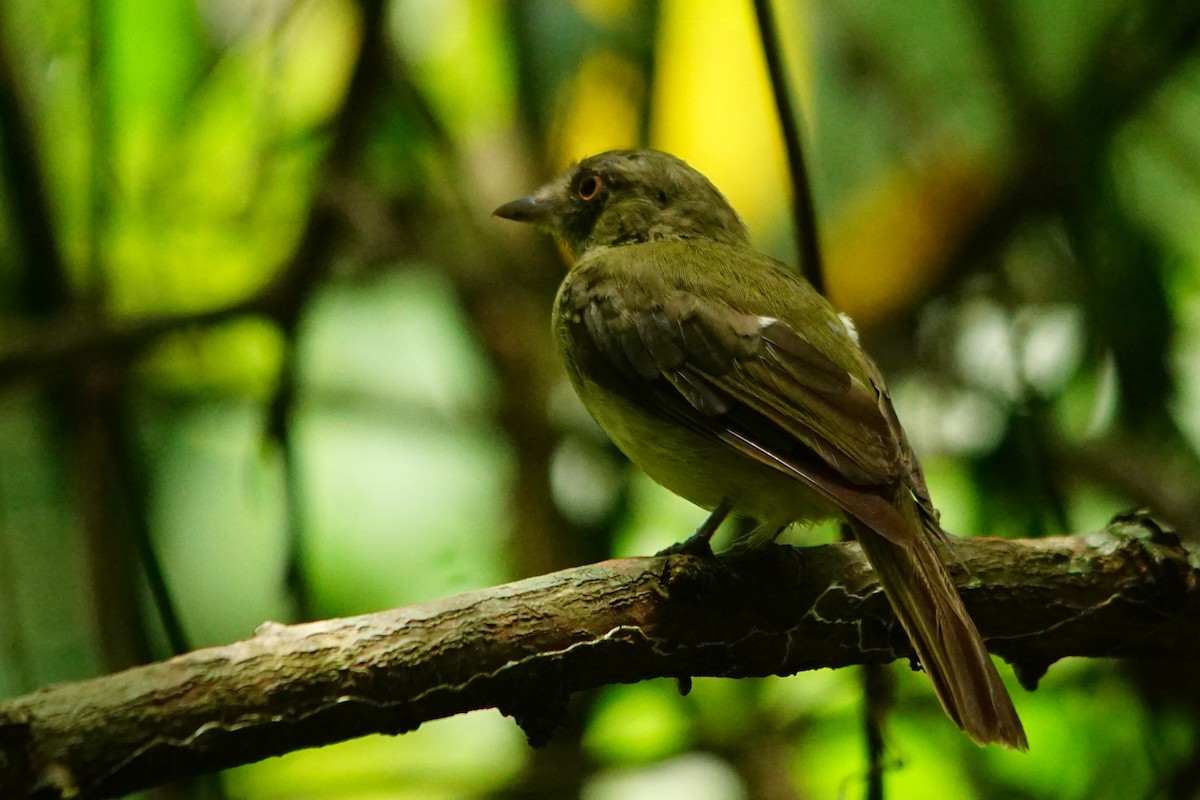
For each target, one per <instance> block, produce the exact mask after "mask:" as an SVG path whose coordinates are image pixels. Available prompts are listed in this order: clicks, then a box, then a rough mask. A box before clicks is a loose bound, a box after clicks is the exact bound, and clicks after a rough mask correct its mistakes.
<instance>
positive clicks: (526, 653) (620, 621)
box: [0, 518, 1200, 800]
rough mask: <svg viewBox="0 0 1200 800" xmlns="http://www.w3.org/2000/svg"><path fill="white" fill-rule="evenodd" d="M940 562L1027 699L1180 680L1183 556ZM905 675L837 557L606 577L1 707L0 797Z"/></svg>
mask: <svg viewBox="0 0 1200 800" xmlns="http://www.w3.org/2000/svg"><path fill="white" fill-rule="evenodd" d="M953 549H954V553H955V555H956V556H957V558H958V563H957V564H956V565H954V566H953V567H952V572H953V574H954V576H955V579H956V581H957V582H958V584H959V587H960V589H961V591H962V594H963V598H964V600H965V602H966V604H967V606H968V608H969V609H970V610H971V613H972V615H973V616H974V618H975V620H976V622H977V623H978V626H979V628H980V630H981V631H982V632H983V634H984V636H985V638H987V640H988V644H989V647H990V648H991V650H992V652H993V653H995V654H996V655H999V656H1001V657H1003V658H1005V659H1006V660H1008V661H1009V662H1011V663H1013V664H1014V665H1015V666H1016V668H1017V671H1018V674H1019V675H1020V676H1021V678H1022V682H1023V683H1024V684H1025V685H1026V686H1027V687H1029V688H1032V687H1033V686H1034V685H1036V682H1037V679H1038V678H1039V677H1040V676H1041V675H1042V674H1043V673H1044V672H1045V670H1046V669H1047V668H1048V667H1049V666H1050V665H1051V664H1053V663H1054V662H1055V661H1056V660H1058V659H1060V658H1063V657H1065V656H1089V657H1113V658H1166V659H1180V660H1189V661H1196V660H1200V599H1198V598H1200V592H1198V591H1197V579H1198V577H1200V570H1198V567H1197V565H1196V564H1195V563H1194V562H1195V560H1196V557H1195V556H1193V555H1190V554H1189V553H1188V552H1187V551H1185V550H1184V549H1182V548H1181V547H1180V546H1179V543H1178V541H1177V540H1176V539H1175V538H1174V537H1173V536H1172V535H1170V534H1165V533H1163V532H1162V531H1161V530H1160V529H1159V528H1158V527H1157V526H1156V525H1154V524H1153V522H1152V521H1150V520H1148V519H1146V518H1132V519H1125V520H1120V521H1115V522H1114V523H1113V524H1112V525H1111V526H1110V527H1109V528H1108V529H1106V530H1105V531H1103V532H1100V533H1095V534H1087V535H1082V536H1077V537H1064V538H1056V539H1042V540H1005V539H983V538H978V539H956V540H954V544H953ZM910 657H911V651H910V649H909V647H908V642H907V640H906V638H905V636H904V633H903V631H902V630H901V629H900V628H899V626H898V624H897V623H896V621H895V618H894V617H893V616H892V613H891V610H890V608H889V606H888V603H887V601H886V599H885V598H884V597H883V593H882V591H881V590H880V588H879V585H878V584H877V583H876V581H875V578H874V574H873V572H872V571H871V569H870V567H869V566H868V565H867V563H866V561H865V560H864V559H863V557H862V554H861V552H860V551H859V548H858V546H857V545H856V544H854V543H852V542H851V543H841V544H833V545H827V546H822V547H812V548H804V549H794V548H788V547H775V546H772V547H767V548H764V549H761V550H756V551H752V552H742V553H735V554H731V555H728V556H723V557H722V558H721V559H719V560H702V559H698V558H695V557H693V556H687V555H674V556H667V557H654V558H633V559H621V560H616V561H606V562H603V563H599V564H593V565H589V566H584V567H578V568H575V569H569V570H564V571H562V572H556V573H552V574H549V575H544V576H541V577H537V578H531V579H529V580H524V581H520V582H517V583H511V584H506V585H503V586H497V587H493V588H489V589H484V590H480V591H476V592H470V593H467V594H462V595H458V596H455V597H450V598H445V599H441V600H436V601H433V602H428V603H421V604H419V605H414V606H409V607H406V608H400V609H396V610H392V611H384V612H380V613H377V614H367V615H363V616H359V617H350V618H346V619H334V620H325V621H321V622H311V623H305V624H301V625H290V626H287V625H280V624H277V623H267V624H265V625H263V626H262V627H260V628H259V629H258V631H256V632H255V634H254V636H253V637H252V638H250V639H247V640H245V641H241V642H237V643H234V644H231V645H227V646H223V647H213V648H208V649H204V650H198V651H195V652H192V653H188V654H186V655H183V656H179V657H176V658H172V659H170V660H168V661H163V662H160V663H155V664H148V665H145V666H141V667H136V668H134V669H130V670H126V671H124V672H120V673H117V674H114V675H107V676H104V677H100V678H94V679H91V680H87V681H80V682H77V683H67V684H60V685H56V686H50V687H46V688H43V689H41V690H39V691H37V692H34V693H32V694H30V695H26V696H24V697H20V698H17V699H15V700H11V701H8V702H5V703H2V704H0V796H2V797H5V798H13V799H14V800H17V799H19V798H39V799H41V798H68V797H88V798H101V797H115V796H120V795H122V794H125V793H128V792H131V791H134V790H137V789H142V788H146V787H148V786H153V785H155V784H157V783H160V782H163V781H166V780H175V779H178V778H180V777H184V776H188V775H195V774H199V773H204V772H210V771H213V770H217V769H222V768H225V767H231V766H235V765H238V764H245V763H249V762H252V761H257V760H260V759H263V758H266V757H268V756H272V755H278V754H280V753H285V752H288V751H291V750H297V749H300V748H304V747H312V746H316V745H323V744H329V743H332V742H337V741H342V740H345V739H349V738H353V737H356V736H362V735H365V734H369V733H389V734H398V733H403V732H405V731H409V730H413V729H414V728H416V727H417V726H419V725H420V724H421V723H422V722H425V721H426V720H432V719H438V718H441V717H446V716H450V715H452V714H458V713H462V712H466V711H471V710H475V709H481V708H489V707H497V708H499V709H500V710H501V711H503V712H504V713H506V714H509V715H511V716H513V717H515V718H516V719H517V721H518V722H519V723H521V725H522V727H523V728H524V729H525V731H526V733H527V734H528V735H529V736H530V738H531V740H534V741H537V740H544V739H545V738H546V737H547V736H549V734H550V732H551V731H552V729H553V727H554V725H555V724H556V722H557V720H558V719H559V717H560V715H561V713H562V710H563V708H564V705H565V700H566V698H567V697H568V696H569V695H570V693H572V692H576V691H580V690H583V689H590V688H595V687H598V686H603V685H606V684H613V683H629V682H634V681H639V680H645V679H647V678H654V677H663V676H667V677H681V678H682V677H688V676H694V675H704V676H724V677H748V676H763V675H788V674H792V673H795V672H800V671H803V670H808V669H817V668H825V667H835V668H836V667H843V666H847V665H850V664H864V663H883V662H888V661H892V660H894V659H896V658H910ZM1017 704H1018V707H1019V705H1020V699H1019V698H1018V699H1017Z"/></svg>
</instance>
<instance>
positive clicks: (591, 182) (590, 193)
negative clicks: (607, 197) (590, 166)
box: [576, 175, 604, 203]
mask: <svg viewBox="0 0 1200 800" xmlns="http://www.w3.org/2000/svg"><path fill="white" fill-rule="evenodd" d="M603 185H604V183H603V182H602V181H601V180H600V179H599V178H598V177H596V176H595V175H588V176H587V177H586V178H584V179H583V180H581V181H580V182H579V188H578V189H577V190H576V191H578V192H579V199H580V200H582V201H584V202H585V203H586V202H588V201H589V200H594V199H595V198H596V195H598V194H600V187H601V186H603Z"/></svg>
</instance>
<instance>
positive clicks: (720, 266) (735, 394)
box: [495, 150, 1028, 750]
mask: <svg viewBox="0 0 1200 800" xmlns="http://www.w3.org/2000/svg"><path fill="white" fill-rule="evenodd" d="M495 213H496V215H497V216H500V217H504V218H506V219H511V220H517V221H521V222H530V223H533V224H534V225H536V226H538V227H540V228H542V229H545V230H547V231H549V232H550V233H552V234H554V236H555V237H556V238H557V239H558V241H559V243H560V245H561V246H562V247H563V248H564V250H565V251H566V252H567V254H568V256H569V259H570V261H571V269H570V271H569V273H568V274H567V277H566V279H565V280H564V281H563V284H562V287H561V288H560V289H559V291H558V297H557V299H556V300H555V304H554V320H553V330H554V338H555V340H556V342H557V344H558V347H559V348H560V350H561V351H562V355H563V358H564V359H565V360H566V364H567V369H568V371H569V373H570V377H571V382H572V383H573V384H574V386H575V391H577V392H578V393H579V396H580V398H581V399H582V400H583V403H584V405H585V406H586V407H587V409H588V411H590V412H591V414H592V416H593V417H595V419H596V422H598V423H599V424H600V427H601V428H603V429H604V430H605V432H606V433H607V434H608V435H609V436H610V437H611V438H612V440H613V441H614V442H615V443H616V445H617V447H619V448H620V449H621V450H622V451H623V452H624V453H625V454H626V455H627V456H628V457H629V458H630V460H631V461H633V463H635V464H637V465H638V466H639V467H641V468H642V469H643V470H645V471H646V473H647V474H648V475H649V476H650V477H651V478H653V479H654V480H655V481H657V482H658V483H660V484H662V485H663V486H665V487H667V488H668V489H670V490H671V491H673V492H675V493H676V494H678V495H680V496H682V497H685V498H687V499H688V500H690V501H691V502H693V503H695V504H697V505H699V506H702V507H704V508H706V509H710V510H712V511H713V514H712V515H711V516H710V517H709V519H708V521H707V522H706V523H705V524H704V526H702V527H701V529H700V531H698V535H699V536H700V537H702V540H703V539H704V537H707V536H710V535H711V534H712V532H713V531H714V530H715V529H716V527H717V526H718V525H719V524H720V522H721V520H722V519H723V518H724V517H725V516H726V515H728V514H729V513H731V512H732V513H736V514H741V515H744V516H747V517H751V518H753V519H754V520H755V521H756V522H757V523H758V528H757V530H758V531H762V532H764V533H766V534H768V535H770V536H773V535H775V534H777V533H778V532H779V531H781V530H782V529H783V528H785V527H787V526H788V525H790V524H791V523H793V522H807V521H814V520H823V519H829V518H842V519H844V520H845V521H846V522H848V523H849V525H850V527H851V529H852V530H853V531H854V535H855V537H856V538H857V539H858V542H859V544H860V545H861V546H862V549H863V552H864V553H865V554H866V556H867V558H868V559H869V560H870V562H871V565H872V567H874V569H875V571H876V573H878V575H879V579H880V582H881V583H882V584H883V588H884V591H885V592H886V594H887V597H888V599H889V600H890V601H891V604H892V607H893V608H894V609H895V611H896V616H897V617H898V618H899V619H900V622H901V624H903V626H904V629H905V630H906V631H907V632H908V636H909V638H910V639H911V641H912V644H913V648H914V649H915V650H916V653H917V656H918V657H919V658H920V661H921V664H922V665H923V667H924V669H925V671H926V672H927V673H928V674H929V678H930V680H931V681H932V682H933V687H934V690H935V691H936V692H937V696H938V698H939V699H940V700H941V702H942V706H943V707H944V708H945V710H946V713H947V714H948V715H949V716H950V718H951V719H952V720H954V722H955V723H956V724H957V725H958V726H959V727H960V728H962V729H963V730H964V731H966V733H967V734H968V735H970V736H971V738H973V739H974V740H975V741H977V742H979V743H981V744H986V743H988V742H996V743H999V744H1001V745H1004V746H1006V747H1011V748H1016V749H1020V750H1024V749H1026V747H1027V746H1028V745H1027V742H1026V739H1025V732H1024V730H1023V729H1022V727H1021V722H1020V720H1019V719H1018V718H1017V713H1016V710H1015V709H1014V708H1013V705H1012V700H1011V699H1010V698H1009V696H1008V692H1007V691H1006V690H1005V688H1004V685H1003V684H1002V683H1001V681H1000V676H999V675H998V674H997V673H996V669H995V667H994V666H993V665H992V661H991V658H990V657H989V656H988V652H987V649H986V648H985V647H984V644H983V640H982V638H981V637H980V635H979V632H978V630H976V628H975V625H974V623H973V622H972V621H971V618H970V617H969V616H968V615H967V611H966V609H965V608H964V607H963V604H962V600H961V599H960V598H959V596H958V592H957V590H956V589H955V587H954V584H953V583H952V581H951V579H950V576H949V574H948V573H947V572H946V568H945V566H944V565H943V563H942V559H941V556H940V554H939V552H940V551H939V546H940V544H941V543H942V542H944V540H945V537H946V534H945V533H944V532H943V531H942V529H941V527H940V525H939V524H938V513H937V511H936V509H935V508H934V506H933V504H932V502H931V501H930V499H929V493H928V490H927V489H926V487H925V479H924V477H923V475H922V473H921V467H920V465H919V464H918V463H917V459H916V457H915V456H914V455H913V453H912V450H911V448H910V447H909V444H908V441H907V439H906V437H905V434H904V430H903V428H901V427H900V422H899V420H898V419H897V418H896V413H895V411H894V409H893V408H892V402H891V399H890V398H889V397H888V393H887V389H886V387H885V386H884V382H883V378H882V377H881V376H880V374H879V371H878V369H877V368H876V367H875V365H874V364H873V363H872V362H871V359H870V358H868V357H867V355H866V353H864V352H863V350H862V348H861V347H860V346H859V343H858V338H857V335H856V333H855V331H854V328H853V326H852V325H851V324H850V322H849V321H848V320H847V319H846V318H845V317H843V316H840V315H839V314H838V313H837V312H836V311H834V309H833V307H832V306H830V305H829V303H828V302H827V301H826V300H825V299H824V298H823V297H821V295H820V294H818V293H817V292H816V291H815V290H814V289H813V288H812V287H811V286H810V285H809V284H808V283H807V282H806V281H805V280H804V279H803V278H801V277H800V276H798V275H797V274H796V272H795V271H793V270H792V269H790V268H788V267H787V266H786V265H784V264H783V263H781V262H779V261H776V260H775V259H773V258H771V257H770V256H766V255H764V254H762V253H759V252H757V251H756V250H755V249H754V248H753V247H752V246H751V244H750V241H749V238H748V235H747V232H746V226H745V225H744V224H743V223H742V221H741V219H739V218H738V215H737V214H736V213H735V212H734V210H733V209H732V208H731V207H730V205H729V203H728V202H727V201H726V200H725V198H724V196H722V195H721V193H720V192H719V191H717V189H716V187H714V186H713V185H712V183H710V182H709V181H708V179H707V178H705V177H704V176H703V175H701V174H700V173H699V172H697V171H695V170H694V169H692V168H691V167H689V166H688V165H687V164H685V163H684V162H683V161H681V160H679V159H677V158H675V157H674V156H670V155H667V154H666V153H660V152H654V151H642V150H638V151H620V150H619V151H612V152H608V153H602V154H600V155H597V156H592V157H591V158H588V159H586V160H584V161H583V162H581V163H579V164H577V165H575V166H574V167H572V168H570V169H568V170H567V171H566V172H564V173H563V174H562V175H560V176H559V177H557V178H555V179H554V180H552V181H551V182H550V183H548V184H546V185H545V186H543V187H542V188H540V189H538V190H537V191H535V192H534V193H533V194H531V195H530V196H528V197H525V198H522V199H520V200H514V201H512V202H511V203H506V204H505V205H502V206H501V207H500V208H498V209H496V211H495Z"/></svg>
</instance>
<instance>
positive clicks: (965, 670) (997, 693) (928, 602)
mask: <svg viewBox="0 0 1200 800" xmlns="http://www.w3.org/2000/svg"><path fill="white" fill-rule="evenodd" d="M917 525H918V526H921V523H920V522H917ZM851 526H852V527H853V529H854V535H855V538H857V539H858V542H859V544H860V545H862V549H863V552H864V553H865V554H866V556H867V560H868V561H870V562H871V566H872V567H873V568H874V569H875V572H876V573H877V574H878V575H879V581H880V583H881V584H883V589H884V592H885V593H886V594H887V597H888V600H890V601H891V604H892V608H893V609H894V610H895V612H896V616H897V617H898V618H899V619H900V623H901V624H902V625H903V626H904V630H905V631H907V633H908V637H909V639H910V640H911V641H912V645H913V648H914V649H915V650H916V651H917V657H918V658H919V659H920V660H921V666H922V667H924V669H925V672H926V673H927V674H928V675H929V679H930V680H931V681H932V682H933V688H934V691H935V692H936V693H937V696H938V699H939V700H940V701H941V703H942V707H943V708H944V709H945V710H946V713H947V714H948V715H949V716H950V718H951V719H952V720H954V722H955V723H956V724H957V725H958V727H960V728H962V730H963V731H964V732H965V733H966V734H967V735H968V736H970V737H971V738H972V739H974V740H975V741H976V742H978V743H979V744H989V743H992V742H995V743H997V744H1000V745H1003V746H1004V747H1009V748H1012V749H1014V750H1026V749H1028V747H1029V743H1028V741H1027V740H1026V738H1025V730H1024V728H1022V726H1021V720H1020V719H1019V718H1018V717H1017V712H1016V709H1015V708H1013V704H1012V699H1011V698H1010V697H1009V696H1008V690H1006V689H1005V688H1004V684H1003V683H1001V681H1000V675H999V674H998V673H997V672H996V668H995V666H994V665H993V664H992V660H991V657H990V656H989V655H988V652H987V648H986V647H985V646H984V644H983V638H982V637H981V636H980V635H979V631H978V629H976V627H975V623H974V622H972V621H971V617H970V616H968V614H967V609H966V608H965V607H964V606H963V603H962V599H961V598H960V597H959V596H958V590H957V589H956V588H955V586H954V583H953V582H952V581H951V579H950V575H949V573H948V572H947V571H946V567H945V566H944V565H943V563H942V559H941V557H940V556H939V554H938V551H937V549H936V548H935V547H934V544H933V541H932V537H933V534H932V532H927V531H925V530H924V529H923V526H922V528H921V532H920V533H919V534H918V535H916V536H913V537H911V543H909V544H903V545H902V544H897V543H896V542H894V541H892V540H890V539H886V538H884V537H883V536H881V535H880V534H878V533H876V532H874V531H872V530H871V529H870V528H867V527H866V526H865V525H863V524H862V523H860V522H857V521H853V522H851Z"/></svg>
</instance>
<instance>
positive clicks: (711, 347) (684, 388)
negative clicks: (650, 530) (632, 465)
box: [560, 269, 919, 541]
mask: <svg viewBox="0 0 1200 800" xmlns="http://www.w3.org/2000/svg"><path fill="white" fill-rule="evenodd" d="M579 272H581V273H582V274H577V275H574V276H572V279H571V280H570V281H569V282H568V284H567V286H566V287H565V289H564V292H565V293H564V296H562V297H560V303H561V304H562V305H561V306H560V314H561V315H562V317H563V319H564V326H565V331H566V334H567V336H569V338H570V343H571V350H572V352H573V355H574V357H575V358H576V359H577V361H578V362H579V368H581V369H583V370H584V371H585V372H586V373H587V374H588V375H589V377H591V378H592V379H593V380H596V381H598V382H600V383H602V384H604V385H606V387H607V388H608V389H609V390H612V391H617V392H621V393H623V394H625V395H627V396H630V397H631V399H633V400H635V401H637V402H639V403H641V404H642V406H643V407H645V408H647V409H649V410H653V411H656V412H658V413H661V414H663V415H664V416H667V417H670V418H671V419H672V420H673V421H675V422H677V423H682V424H685V425H688V426H689V427H691V428H693V429H695V430H697V431H700V432H702V433H705V434H706V435H711V436H714V437H716V438H719V439H721V440H723V441H725V442H726V443H728V444H729V445H731V446H732V447H734V448H736V449H738V450H740V451H741V452H743V453H744V454H746V455H747V456H749V457H750V458H753V459H755V460H757V461H760V462H762V463H765V464H768V465H769V466H771V467H773V468H775V469H778V470H780V471H783V472H786V473H789V474H792V475H794V476H795V477H797V478H798V479H799V480H801V481H802V482H804V483H807V484H808V485H809V486H811V487H812V488H814V489H816V490H817V491H818V492H820V493H821V494H823V495H825V496H826V497H827V498H828V499H830V500H832V501H833V502H834V503H835V504H837V505H839V506H841V507H842V508H843V509H845V510H846V511H847V512H849V513H850V514H852V515H854V516H856V517H858V518H859V519H861V520H862V521H863V522H865V523H867V524H868V525H870V526H871V527H873V528H876V529H877V530H879V532H880V533H881V534H882V535H884V536H887V537H888V538H892V539H894V540H897V541H900V540H904V539H907V538H908V537H910V536H911V535H912V534H911V529H912V523H911V521H905V520H900V519H898V518H897V512H896V510H895V508H894V504H893V502H892V501H891V500H889V499H888V498H890V497H894V492H895V491H896V489H897V488H899V487H901V486H903V485H904V484H907V483H909V481H908V473H909V472H910V467H909V464H908V462H909V461H910V460H911V459H910V457H909V456H908V449H907V446H906V444H905V443H904V440H903V432H902V431H901V430H900V429H899V423H898V422H897V421H896V417H895V414H894V412H893V411H892V408H891V402H890V400H889V399H888V398H887V395H886V393H885V392H884V391H883V389H882V383H879V384H878V385H877V384H876V381H875V380H873V379H872V377H871V375H872V372H873V370H867V371H865V373H864V374H865V375H866V378H865V380H864V378H860V377H858V376H857V375H855V374H854V373H853V372H852V371H851V370H850V369H848V368H847V367H845V366H843V365H840V364H838V363H837V362H836V361H834V360H833V359H832V358H831V357H830V356H828V355H826V354H825V353H824V352H823V351H822V350H821V349H818V347H817V346H815V345H814V344H813V343H812V342H810V341H809V340H807V339H806V338H805V337H804V336H803V335H802V334H801V333H800V332H799V331H797V330H796V326H794V325H790V324H788V323H787V322H785V321H783V320H781V319H778V318H776V317H772V316H768V315H760V314H754V313H747V312H745V311H742V310H739V309H735V308H733V307H732V306H731V305H729V304H727V303H725V302H723V301H721V300H716V299H713V298H712V297H705V296H704V295H702V294H700V293H698V292H696V291H689V290H688V289H685V288H681V287H672V286H669V285H668V284H665V283H664V282H663V281H661V280H660V279H658V278H657V277H648V278H647V280H646V282H644V283H639V281H638V280H637V279H636V275H635V276H630V275H629V274H628V273H627V272H626V273H623V274H621V275H620V276H613V275H611V274H608V273H606V272H605V271H604V270H600V269H597V270H587V271H579ZM832 318H833V319H834V320H836V317H832ZM818 324H824V321H821V322H819V323H818ZM837 324H839V325H840V324H841V323H840V321H839V322H838V323H837ZM839 333H840V335H848V334H847V333H846V332H845V331H844V330H843V331H841V332H839ZM859 372H864V371H862V370H859ZM913 463H914V464H915V462H913ZM918 477H919V473H918Z"/></svg>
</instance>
